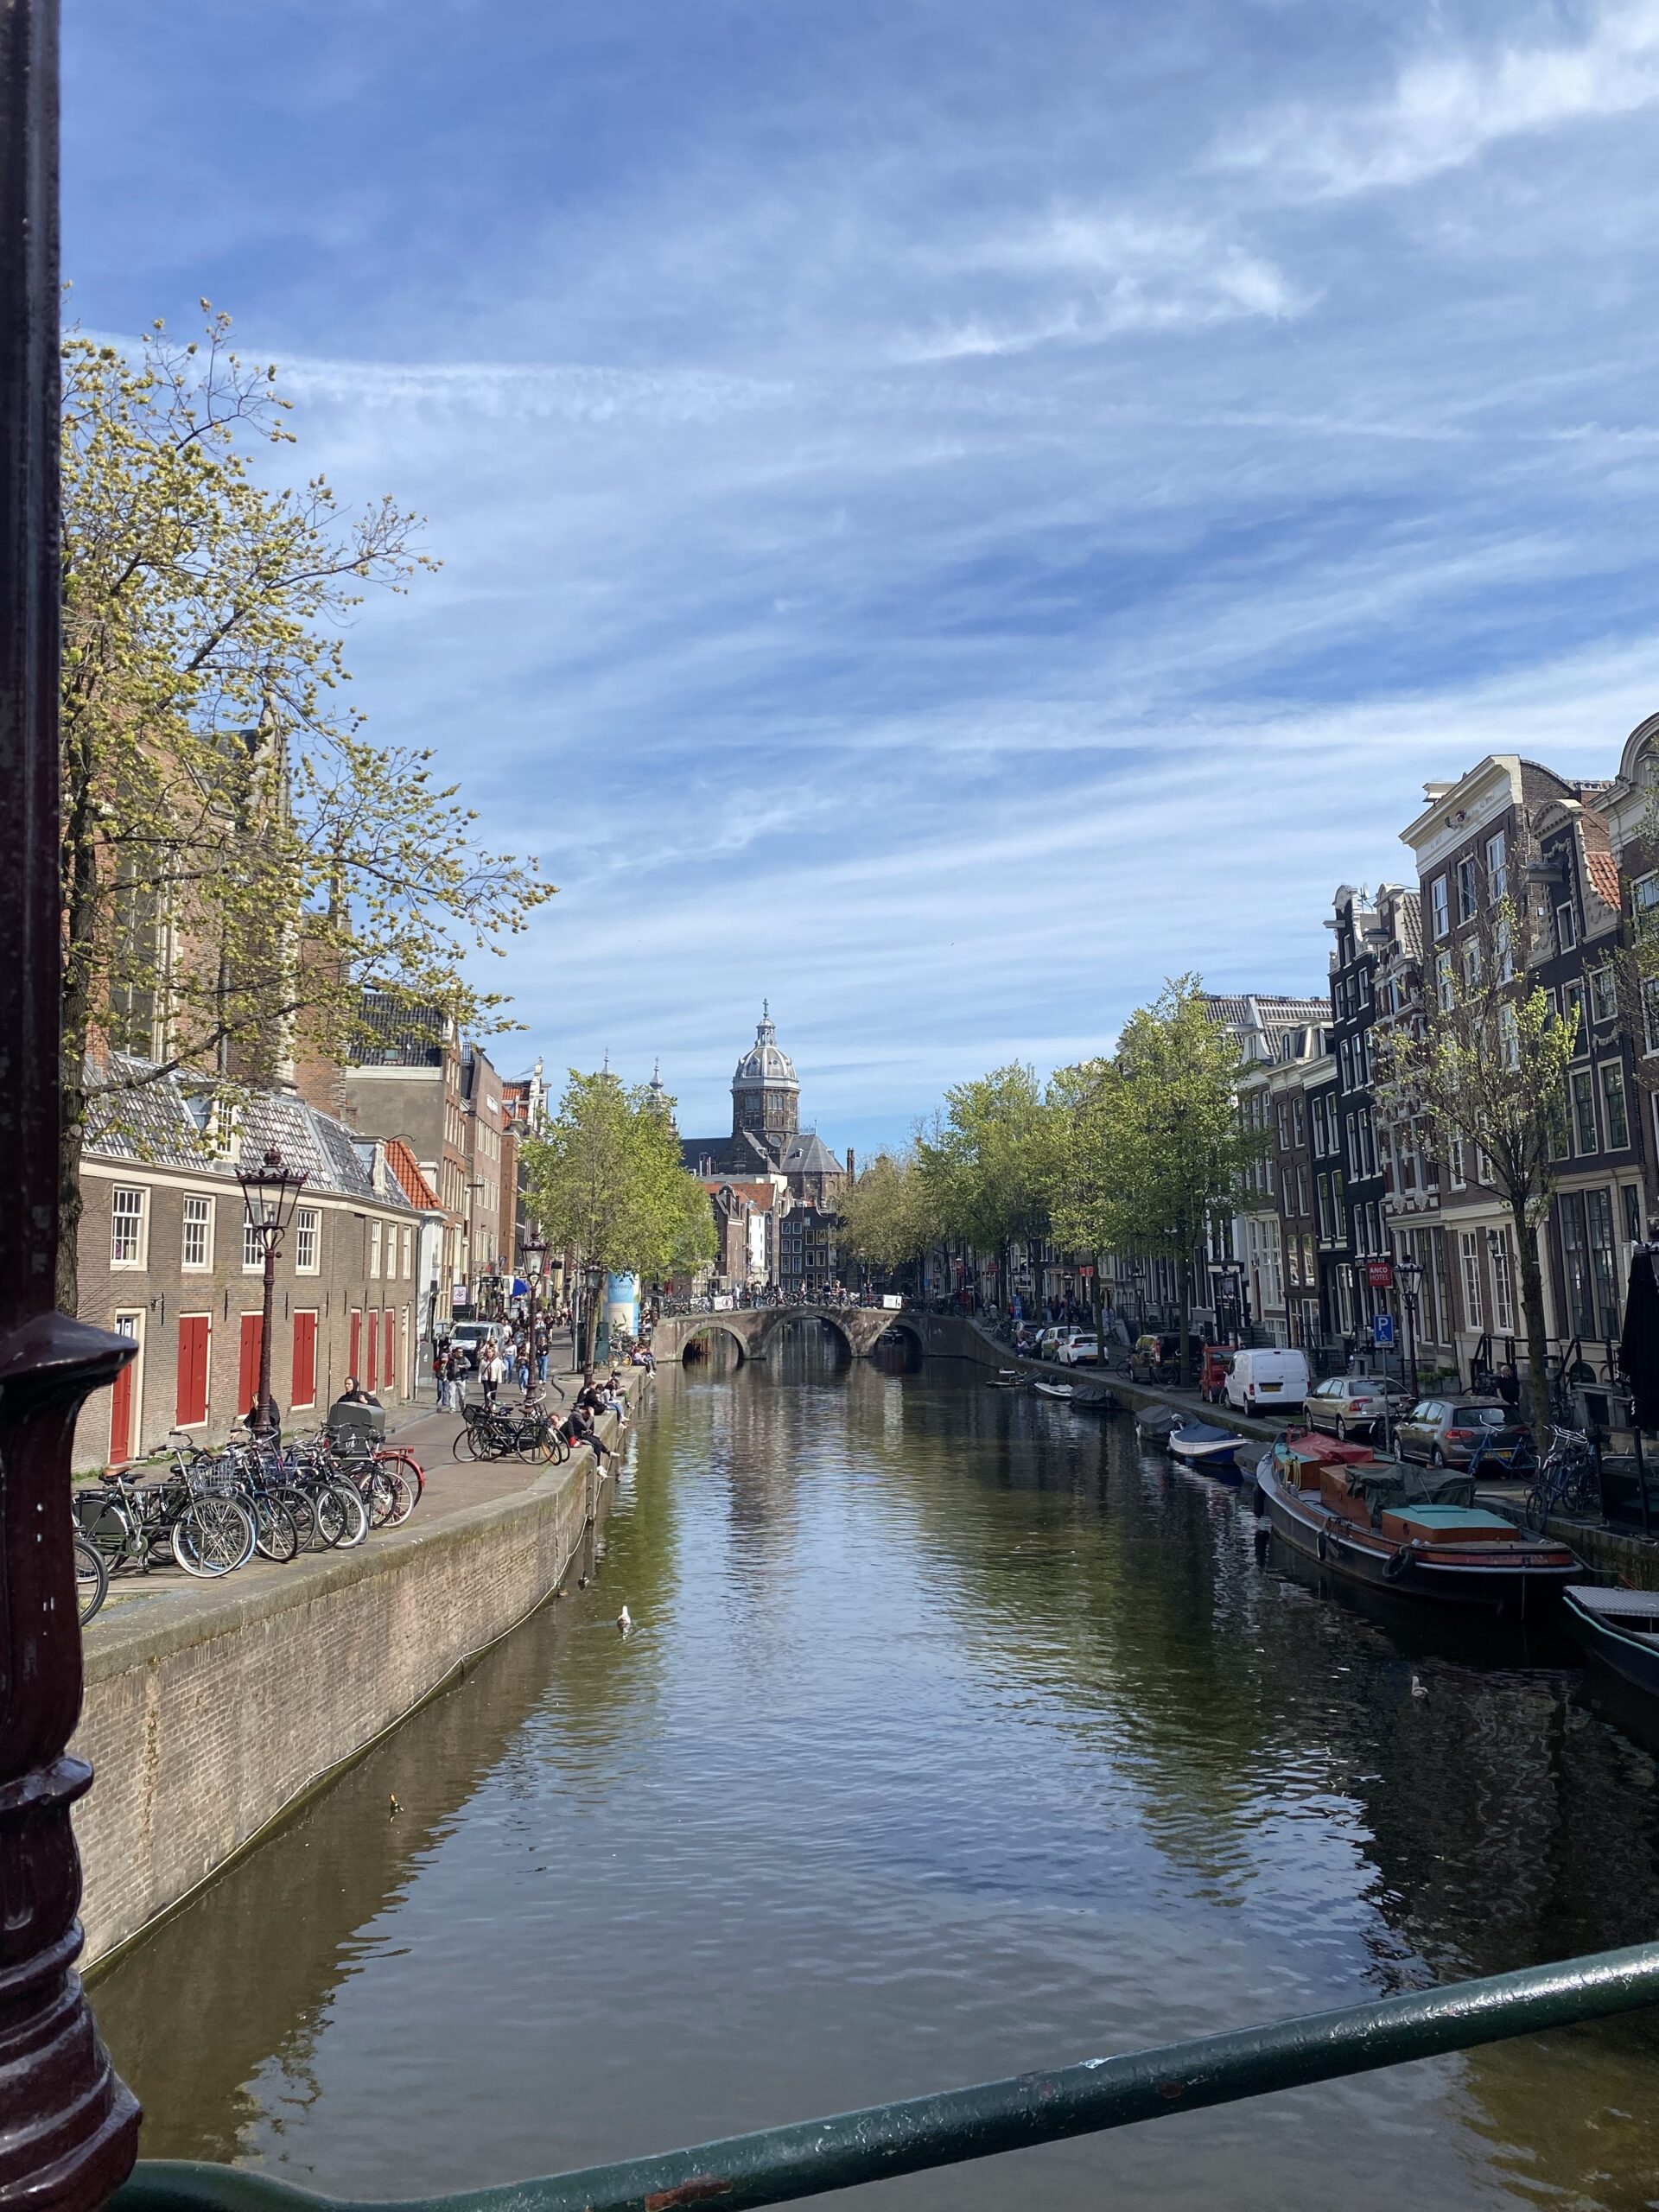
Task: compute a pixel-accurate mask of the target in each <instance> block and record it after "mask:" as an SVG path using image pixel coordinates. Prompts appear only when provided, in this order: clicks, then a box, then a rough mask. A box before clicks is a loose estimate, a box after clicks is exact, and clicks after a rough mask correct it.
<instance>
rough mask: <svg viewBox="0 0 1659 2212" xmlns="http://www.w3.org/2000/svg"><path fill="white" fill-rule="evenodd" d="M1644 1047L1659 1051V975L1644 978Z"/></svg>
mask: <svg viewBox="0 0 1659 2212" xmlns="http://www.w3.org/2000/svg"><path fill="white" fill-rule="evenodd" d="M1642 1049H1643V1052H1659V976H1643V979H1642Z"/></svg>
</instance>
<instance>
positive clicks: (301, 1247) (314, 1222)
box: [294, 1206, 322, 1275]
mask: <svg viewBox="0 0 1659 2212" xmlns="http://www.w3.org/2000/svg"><path fill="white" fill-rule="evenodd" d="M321 1220H322V1216H321V1213H320V1212H319V1211H317V1209H316V1207H315V1206H302V1207H301V1208H300V1210H299V1211H298V1212H297V1213H296V1215H295V1217H294V1272H295V1273H296V1274H302V1275H314V1274H316V1272H317V1268H318V1258H317V1249H318V1238H317V1230H318V1227H319V1225H320V1224H321Z"/></svg>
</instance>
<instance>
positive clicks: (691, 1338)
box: [677, 1313, 749, 1367]
mask: <svg viewBox="0 0 1659 2212" xmlns="http://www.w3.org/2000/svg"><path fill="white" fill-rule="evenodd" d="M705 1337H724V1338H726V1339H727V1341H728V1343H730V1344H735V1345H736V1346H737V1363H738V1365H739V1366H740V1367H741V1366H742V1364H743V1363H744V1362H745V1361H746V1360H747V1358H748V1357H749V1340H748V1338H747V1336H746V1335H745V1334H744V1332H743V1331H742V1330H741V1329H734V1327H733V1326H732V1325H731V1323H730V1322H729V1321H728V1320H727V1319H725V1318H724V1316H723V1315H721V1314H719V1313H710V1314H707V1315H705V1316H702V1317H701V1318H700V1319H697V1320H696V1321H694V1322H693V1323H692V1324H691V1325H690V1327H689V1328H688V1329H687V1330H686V1331H685V1332H684V1333H683V1335H682V1336H681V1338H680V1348H679V1351H678V1353H677V1357H678V1358H680V1359H683V1358H684V1357H685V1355H686V1354H687V1352H689V1351H690V1349H691V1347H692V1345H693V1344H701V1343H702V1340H703V1338H705Z"/></svg>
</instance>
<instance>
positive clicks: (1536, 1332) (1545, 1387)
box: [1510, 1201, 1554, 1458]
mask: <svg viewBox="0 0 1659 2212" xmlns="http://www.w3.org/2000/svg"><path fill="white" fill-rule="evenodd" d="M1510 1220H1511V1221H1512V1223H1513V1224H1514V1227H1515V1246H1516V1253H1517V1254H1518V1255H1519V1258H1520V1262H1521V1315H1522V1319H1523V1320H1524V1321H1525V1323H1526V1325H1527V1364H1528V1366H1529V1368H1530V1370H1531V1373H1530V1375H1529V1378H1528V1380H1529V1383H1530V1384H1531V1387H1532V1440H1533V1442H1534V1443H1535V1445H1536V1446H1537V1447H1538V1453H1539V1456H1540V1458H1541V1457H1542V1456H1543V1454H1544V1452H1546V1451H1547V1450H1548V1445H1549V1427H1550V1417H1551V1414H1552V1413H1553V1411H1554V1408H1552V1406H1551V1405H1550V1402H1549V1351H1548V1336H1547V1333H1546V1332H1545V1328H1544V1271H1543V1268H1542V1266H1541V1264H1540V1262H1539V1258H1538V1233H1537V1231H1536V1230H1535V1229H1533V1228H1532V1227H1531V1226H1530V1225H1529V1223H1528V1221H1527V1210H1526V1206H1525V1204H1524V1202H1523V1203H1522V1204H1519V1205H1517V1204H1516V1203H1515V1202H1514V1201H1511V1203H1510Z"/></svg>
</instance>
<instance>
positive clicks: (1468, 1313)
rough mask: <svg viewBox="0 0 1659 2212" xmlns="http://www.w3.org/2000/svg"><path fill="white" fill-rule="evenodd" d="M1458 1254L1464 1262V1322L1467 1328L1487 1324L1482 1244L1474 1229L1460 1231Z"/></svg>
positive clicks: (1479, 1327) (1481, 1326) (1478, 1327)
mask: <svg viewBox="0 0 1659 2212" xmlns="http://www.w3.org/2000/svg"><path fill="white" fill-rule="evenodd" d="M1458 1254H1459V1258H1460V1260H1461V1261H1462V1263H1463V1323H1464V1326H1465V1328H1466V1329H1484V1327H1485V1325H1486V1306H1485V1301H1484V1299H1483V1297H1482V1295H1481V1289H1482V1285H1481V1280H1480V1245H1479V1243H1478V1239H1477V1237H1476V1234H1475V1231H1474V1230H1472V1229H1464V1230H1459V1232H1458Z"/></svg>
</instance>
